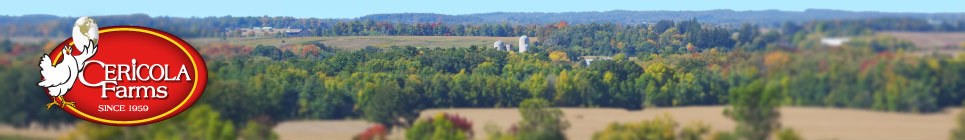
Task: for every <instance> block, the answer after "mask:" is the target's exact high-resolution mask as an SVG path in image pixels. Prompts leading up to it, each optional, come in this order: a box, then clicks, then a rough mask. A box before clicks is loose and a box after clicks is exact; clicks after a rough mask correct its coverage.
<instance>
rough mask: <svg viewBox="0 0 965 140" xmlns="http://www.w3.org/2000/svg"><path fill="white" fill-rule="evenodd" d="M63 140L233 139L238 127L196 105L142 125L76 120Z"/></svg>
mask: <svg viewBox="0 0 965 140" xmlns="http://www.w3.org/2000/svg"><path fill="white" fill-rule="evenodd" d="M255 131H257V132H252V133H261V134H270V135H275V134H273V133H274V132H272V131H271V129H270V128H268V129H258V130H255ZM64 139H91V140H114V139H208V140H233V139H236V138H235V127H234V125H233V124H232V123H231V121H228V120H223V119H222V118H221V113H218V112H217V111H214V110H212V109H211V107H210V106H208V105H205V104H200V105H195V106H194V107H192V108H191V109H190V110H187V111H186V112H184V113H183V114H181V115H178V116H175V117H173V118H171V119H168V120H165V121H162V122H158V123H154V124H149V125H142V126H131V127H119V126H108V125H100V124H94V123H89V122H86V121H81V122H77V126H76V129H74V131H73V132H70V133H69V134H68V135H66V136H65V137H64Z"/></svg>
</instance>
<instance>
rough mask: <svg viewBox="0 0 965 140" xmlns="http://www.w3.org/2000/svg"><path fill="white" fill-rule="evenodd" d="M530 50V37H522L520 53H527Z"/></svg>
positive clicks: (520, 39) (520, 38)
mask: <svg viewBox="0 0 965 140" xmlns="http://www.w3.org/2000/svg"><path fill="white" fill-rule="evenodd" d="M528 50H529V37H526V36H525V35H524V36H521V37H519V53H525V52H526V51H528Z"/></svg>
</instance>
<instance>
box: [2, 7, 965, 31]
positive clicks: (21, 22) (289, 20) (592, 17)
mask: <svg viewBox="0 0 965 140" xmlns="http://www.w3.org/2000/svg"><path fill="white" fill-rule="evenodd" d="M93 18H94V19H95V20H97V22H98V23H99V24H98V25H101V26H104V27H106V26H113V25H135V26H145V27H152V28H158V29H162V30H165V31H168V32H171V33H172V34H175V35H178V36H184V37H217V36H222V35H223V34H224V33H225V32H227V31H231V30H237V29H239V28H251V27H275V28H295V29H309V31H318V30H330V29H334V28H335V26H339V23H340V22H346V21H373V22H366V23H363V24H364V25H345V26H343V27H346V28H347V27H351V26H366V27H367V26H370V23H372V25H374V23H380V24H381V23H404V24H414V23H432V24H448V25H455V24H473V25H480V24H504V23H506V24H509V25H546V24H552V23H558V22H561V21H566V22H567V23H569V24H590V23H617V24H622V25H639V24H652V23H656V22H658V21H660V20H674V21H683V20H690V19H696V20H697V21H699V22H700V23H705V24H711V25H715V26H721V27H730V28H736V27H738V26H740V25H741V24H743V23H752V24H756V25H758V26H759V27H764V28H776V27H780V25H781V23H783V22H786V21H792V22H798V23H803V22H808V21H814V20H835V19H852V20H853V19H874V18H895V19H899V20H900V19H906V18H907V19H915V20H917V21H927V22H928V24H935V23H942V22H945V23H955V24H960V23H961V22H965V13H892V12H855V11H842V10H826V9H808V10H805V11H780V10H761V11H734V10H707V11H626V10H615V11H606V12H563V13H538V12H536V13H522V12H495V13H480V14H466V15H445V14H433V13H395V14H373V15H367V16H362V17H358V18H351V19H333V18H328V19H320V18H294V17H284V16H277V17H268V16H261V17H258V16H247V17H233V16H221V17H190V18H187V17H167V16H153V17H152V16H149V15H146V14H130V15H104V16H93ZM74 20H76V17H61V16H54V15H23V16H3V15H0V37H10V36H34V37H64V36H68V35H69V34H70V32H69V30H62V29H69V28H70V26H71V25H73V22H74ZM54 29H57V30H54Z"/></svg>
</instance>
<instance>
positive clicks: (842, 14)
mask: <svg viewBox="0 0 965 140" xmlns="http://www.w3.org/2000/svg"><path fill="white" fill-rule="evenodd" d="M881 17H902V18H920V19H927V20H935V21H960V20H965V13H891V12H855V11H843V10H827V9H807V10H805V11H800V12H798V11H780V10H762V11H734V10H707V11H626V10H615V11H606V12H563V13H538V12H537V13H520V12H513V13H509V12H495V13H481V14H468V15H444V14H413V13H403V14H375V15H368V16H363V17H359V18H357V19H358V20H374V21H391V22H404V23H414V22H441V23H447V24H449V23H477V24H478V23H504V22H505V23H510V24H517V25H519V24H521V25H530V24H547V23H556V22H560V21H566V22H567V23H570V24H587V23H606V22H612V23H621V24H630V25H632V24H647V23H655V22H657V21H660V20H675V21H681V20H689V19H692V18H696V19H697V21H700V22H705V23H711V24H715V25H722V26H739V25H740V24H742V23H745V22H747V23H755V24H758V25H761V26H764V27H776V26H779V25H780V23H782V22H785V21H793V22H805V21H811V20H830V19H864V18H881Z"/></svg>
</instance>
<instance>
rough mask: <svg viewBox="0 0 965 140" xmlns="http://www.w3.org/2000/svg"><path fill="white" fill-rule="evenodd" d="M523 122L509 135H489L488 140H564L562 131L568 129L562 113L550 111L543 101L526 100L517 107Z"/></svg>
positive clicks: (554, 110)
mask: <svg viewBox="0 0 965 140" xmlns="http://www.w3.org/2000/svg"><path fill="white" fill-rule="evenodd" d="M519 113H520V115H522V116H523V120H522V121H519V122H518V123H516V131H515V132H511V134H509V135H504V134H502V133H494V134H491V135H490V136H491V137H490V139H500V140H512V139H516V140H565V139H566V135H565V134H563V131H564V130H566V129H567V128H569V127H570V124H569V122H567V121H566V120H565V119H563V111H561V110H560V109H551V108H550V103H549V102H548V101H546V100H543V99H526V100H525V101H523V102H522V103H520V105H519Z"/></svg>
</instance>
